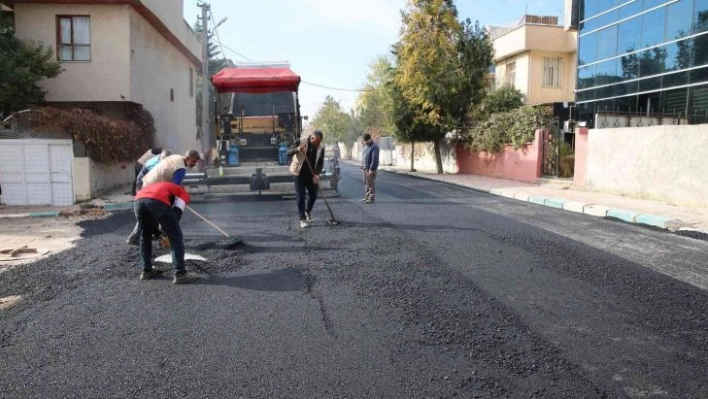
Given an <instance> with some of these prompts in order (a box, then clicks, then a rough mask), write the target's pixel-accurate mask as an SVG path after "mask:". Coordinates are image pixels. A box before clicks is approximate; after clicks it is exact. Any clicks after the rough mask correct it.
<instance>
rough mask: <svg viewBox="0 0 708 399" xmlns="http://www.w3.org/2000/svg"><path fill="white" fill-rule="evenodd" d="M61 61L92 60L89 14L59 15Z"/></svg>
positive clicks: (58, 33)
mask: <svg viewBox="0 0 708 399" xmlns="http://www.w3.org/2000/svg"><path fill="white" fill-rule="evenodd" d="M57 56H58V57H59V61H91V23H90V19H89V17H88V16H63V15H60V16H58V17H57Z"/></svg>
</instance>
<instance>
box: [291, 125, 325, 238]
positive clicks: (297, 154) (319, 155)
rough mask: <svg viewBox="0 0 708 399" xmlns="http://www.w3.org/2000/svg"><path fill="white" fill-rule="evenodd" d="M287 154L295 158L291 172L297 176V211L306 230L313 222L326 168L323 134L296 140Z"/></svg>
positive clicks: (319, 133) (318, 133)
mask: <svg viewBox="0 0 708 399" xmlns="http://www.w3.org/2000/svg"><path fill="white" fill-rule="evenodd" d="M287 154H288V156H292V157H293V161H292V164H291V166H290V171H291V172H292V174H294V175H295V193H296V195H297V210H298V212H299V213H300V227H302V228H305V227H307V226H308V224H309V223H311V222H312V221H313V219H312V207H313V206H314V205H315V201H317V185H318V184H319V182H320V173H322V168H324V145H322V132H321V131H319V130H316V131H315V132H314V133H313V134H312V136H310V137H309V138H307V139H304V138H301V139H299V140H296V141H295V144H293V146H291V147H290V149H288V153H287ZM305 159H307V161H306V160H305ZM308 161H309V164H308ZM305 190H307V197H308V200H307V207H305Z"/></svg>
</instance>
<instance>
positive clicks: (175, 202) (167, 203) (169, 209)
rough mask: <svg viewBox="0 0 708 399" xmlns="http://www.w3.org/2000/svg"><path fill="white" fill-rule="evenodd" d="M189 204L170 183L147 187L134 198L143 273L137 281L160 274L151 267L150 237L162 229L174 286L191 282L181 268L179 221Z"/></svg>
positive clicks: (181, 253) (181, 250) (182, 258)
mask: <svg viewBox="0 0 708 399" xmlns="http://www.w3.org/2000/svg"><path fill="white" fill-rule="evenodd" d="M187 204H189V193H187V191H186V190H185V189H184V188H182V187H181V186H178V185H176V184H174V183H171V182H159V183H154V184H150V185H148V186H146V187H144V188H143V189H141V190H140V191H138V193H137V195H136V196H135V202H134V210H135V217H136V218H137V219H138V223H139V224H140V231H141V235H140V261H141V265H142V267H143V272H142V273H141V274H140V279H141V280H150V279H151V278H153V277H155V276H156V275H158V274H159V273H160V271H159V270H157V269H155V268H153V267H152V236H153V234H155V233H157V232H158V229H159V227H158V226H160V227H162V232H163V233H164V234H166V235H167V237H168V238H169V240H170V253H171V255H172V267H173V269H174V279H173V280H172V282H173V283H174V284H185V283H188V282H191V281H193V280H194V278H193V277H192V276H188V275H187V271H186V269H185V265H184V240H183V237H182V229H181V228H180V227H179V219H180V218H181V217H182V213H183V212H184V208H185V207H186V206H187Z"/></svg>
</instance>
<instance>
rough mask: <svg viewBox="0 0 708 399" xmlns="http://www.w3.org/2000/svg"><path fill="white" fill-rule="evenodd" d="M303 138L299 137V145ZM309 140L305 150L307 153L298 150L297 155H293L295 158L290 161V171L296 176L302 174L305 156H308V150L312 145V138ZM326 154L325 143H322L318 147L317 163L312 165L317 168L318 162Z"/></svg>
mask: <svg viewBox="0 0 708 399" xmlns="http://www.w3.org/2000/svg"><path fill="white" fill-rule="evenodd" d="M302 140H303V139H299V141H298V145H299V143H300V142H302ZM305 140H307V150H305V153H304V154H303V153H302V152H299V151H298V152H296V153H295V155H293V159H292V161H291V162H290V173H292V174H293V175H294V176H300V170H301V169H302V165H304V164H305V157H306V156H307V151H309V149H310V146H311V145H312V144H311V143H310V140H308V139H305ZM322 154H324V145H321V146H320V147H319V148H318V149H317V154H316V156H315V164H314V165H312V168H313V169H314V168H316V167H317V164H318V163H319V162H320V157H321V156H322Z"/></svg>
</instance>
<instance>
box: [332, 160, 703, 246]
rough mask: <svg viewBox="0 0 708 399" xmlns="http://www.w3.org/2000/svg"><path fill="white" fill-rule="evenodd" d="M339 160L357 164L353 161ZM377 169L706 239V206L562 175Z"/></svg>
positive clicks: (387, 167) (402, 168)
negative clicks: (595, 188)
mask: <svg viewBox="0 0 708 399" xmlns="http://www.w3.org/2000/svg"><path fill="white" fill-rule="evenodd" d="M343 162H345V163H349V164H352V165H358V163H357V162H352V161H343ZM379 169H380V170H384V171H387V172H393V173H399V174H404V175H409V176H414V177H418V178H422V179H428V180H434V181H440V182H445V183H450V184H454V185H457V186H461V187H465V188H470V189H473V190H478V191H484V192H487V193H490V194H493V195H499V196H503V197H507V198H513V199H516V200H519V201H525V202H531V203H533V204H537V205H542V206H548V207H552V208H556V209H561V210H564V211H569V212H576V213H583V214H586V215H591V216H596V217H603V218H612V219H618V220H622V221H625V222H628V223H634V224H641V225H646V226H652V227H656V228H660V229H666V230H669V231H672V232H677V233H678V234H681V235H686V236H693V237H695V238H702V239H708V208H688V207H680V206H675V205H670V204H667V203H663V202H658V201H651V200H644V199H637V198H630V197H625V196H621V195H613V194H606V193H600V192H592V191H584V190H578V189H574V188H573V187H571V185H572V181H568V180H565V179H555V180H553V179H546V180H544V182H543V183H541V184H529V183H521V182H516V181H511V180H504V179H495V178H491V177H485V176H478V175H463V174H442V175H439V174H437V173H434V172H433V171H418V172H410V171H409V168H408V167H398V166H381V167H380V168H379Z"/></svg>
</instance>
